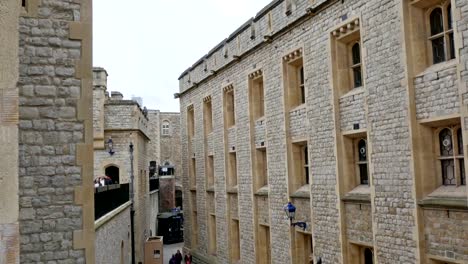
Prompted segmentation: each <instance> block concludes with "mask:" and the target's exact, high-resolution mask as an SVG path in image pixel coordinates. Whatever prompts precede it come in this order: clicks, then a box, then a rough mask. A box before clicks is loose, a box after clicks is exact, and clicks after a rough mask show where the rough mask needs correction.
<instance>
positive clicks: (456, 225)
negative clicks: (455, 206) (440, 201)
mask: <svg viewBox="0 0 468 264" xmlns="http://www.w3.org/2000/svg"><path fill="white" fill-rule="evenodd" d="M467 219H468V216H467V213H466V212H457V211H450V212H447V211H440V210H424V226H425V229H424V230H425V232H424V235H425V238H426V241H425V242H426V244H427V247H426V253H427V254H431V255H434V256H442V257H446V258H450V259H457V260H460V261H468V229H467V228H466V227H467V225H468V224H467V223H466V221H467Z"/></svg>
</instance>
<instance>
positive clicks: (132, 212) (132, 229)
mask: <svg viewBox="0 0 468 264" xmlns="http://www.w3.org/2000/svg"><path fill="white" fill-rule="evenodd" d="M129 147H130V235H131V239H132V264H135V220H134V218H135V207H134V206H133V203H134V198H133V196H134V188H133V179H134V175H133V143H132V142H130V146H129Z"/></svg>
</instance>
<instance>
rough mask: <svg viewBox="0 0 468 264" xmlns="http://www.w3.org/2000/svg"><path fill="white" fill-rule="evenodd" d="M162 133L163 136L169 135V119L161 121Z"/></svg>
mask: <svg viewBox="0 0 468 264" xmlns="http://www.w3.org/2000/svg"><path fill="white" fill-rule="evenodd" d="M162 134H163V136H168V135H169V121H163V123H162Z"/></svg>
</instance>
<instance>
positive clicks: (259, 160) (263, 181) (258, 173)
mask: <svg viewBox="0 0 468 264" xmlns="http://www.w3.org/2000/svg"><path fill="white" fill-rule="evenodd" d="M254 163H255V164H254V182H255V191H256V190H258V189H260V188H262V187H263V186H267V185H268V164H267V155H266V149H265V148H261V149H256V150H255V160H254Z"/></svg>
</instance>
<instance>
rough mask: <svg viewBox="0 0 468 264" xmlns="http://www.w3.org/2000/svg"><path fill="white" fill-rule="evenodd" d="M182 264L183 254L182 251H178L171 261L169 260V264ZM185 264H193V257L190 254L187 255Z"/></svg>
mask: <svg viewBox="0 0 468 264" xmlns="http://www.w3.org/2000/svg"><path fill="white" fill-rule="evenodd" d="M181 263H182V253H180V250H177V253H175V254H172V257H171V259H170V260H169V264H181ZM184 264H192V255H190V253H189V254H188V255H185V258H184Z"/></svg>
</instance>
